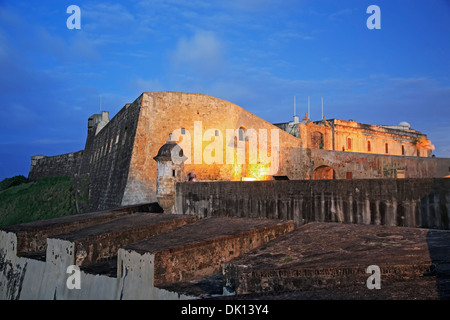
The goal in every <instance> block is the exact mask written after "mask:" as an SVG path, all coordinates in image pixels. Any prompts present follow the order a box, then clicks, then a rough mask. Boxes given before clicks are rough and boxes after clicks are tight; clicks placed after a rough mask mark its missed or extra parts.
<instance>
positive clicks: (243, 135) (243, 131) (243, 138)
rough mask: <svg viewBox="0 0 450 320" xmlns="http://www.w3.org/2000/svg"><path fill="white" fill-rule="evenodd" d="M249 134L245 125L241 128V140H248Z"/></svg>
mask: <svg viewBox="0 0 450 320" xmlns="http://www.w3.org/2000/svg"><path fill="white" fill-rule="evenodd" d="M247 140H248V139H247V134H246V130H245V128H244V127H240V128H239V141H247Z"/></svg>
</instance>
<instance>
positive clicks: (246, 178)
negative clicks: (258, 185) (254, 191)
mask: <svg viewBox="0 0 450 320" xmlns="http://www.w3.org/2000/svg"><path fill="white" fill-rule="evenodd" d="M241 181H256V178H251V177H242V178H241Z"/></svg>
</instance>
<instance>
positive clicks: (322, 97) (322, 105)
mask: <svg viewBox="0 0 450 320" xmlns="http://www.w3.org/2000/svg"><path fill="white" fill-rule="evenodd" d="M322 119H323V97H322Z"/></svg>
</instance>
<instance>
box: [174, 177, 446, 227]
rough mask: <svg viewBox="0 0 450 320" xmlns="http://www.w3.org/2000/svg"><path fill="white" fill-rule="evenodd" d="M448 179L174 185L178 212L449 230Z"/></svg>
mask: <svg viewBox="0 0 450 320" xmlns="http://www.w3.org/2000/svg"><path fill="white" fill-rule="evenodd" d="M449 199H450V179H446V178H443V179H367V180H296V181H292V180H284V181H249V182H233V181H229V182H197V183H177V184H176V210H177V211H176V212H177V213H179V214H193V215H198V216H200V217H205V216H240V217H255V218H257V217H259V218H269V219H288V220H293V221H294V222H295V224H296V225H297V226H298V225H303V224H305V223H308V222H312V221H321V222H344V223H357V224H375V225H388V226H409V227H424V228H437V229H450V201H449Z"/></svg>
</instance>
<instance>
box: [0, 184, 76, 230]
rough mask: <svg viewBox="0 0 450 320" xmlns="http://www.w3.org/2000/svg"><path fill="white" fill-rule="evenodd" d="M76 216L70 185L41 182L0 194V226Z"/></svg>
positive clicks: (24, 185) (12, 188) (20, 186)
mask: <svg viewBox="0 0 450 320" xmlns="http://www.w3.org/2000/svg"><path fill="white" fill-rule="evenodd" d="M75 213H76V205H75V197H74V189H73V181H72V179H71V178H69V177H56V178H42V179H38V180H36V181H34V182H29V183H25V184H21V185H19V186H15V187H11V188H8V189H6V190H3V191H0V226H7V225H13V224H19V223H24V222H30V221H35V220H43V219H50V218H54V217H61V216H66V215H71V214H75Z"/></svg>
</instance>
